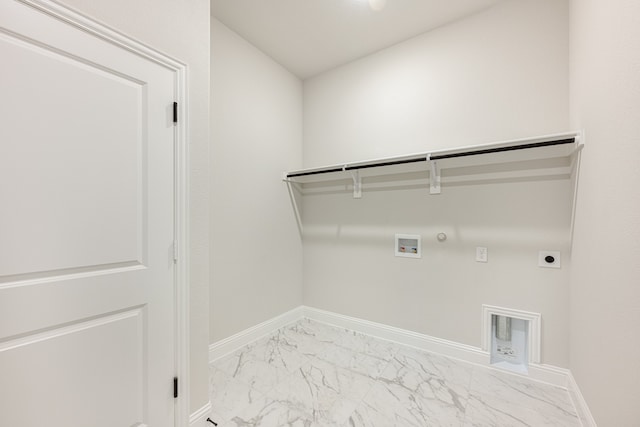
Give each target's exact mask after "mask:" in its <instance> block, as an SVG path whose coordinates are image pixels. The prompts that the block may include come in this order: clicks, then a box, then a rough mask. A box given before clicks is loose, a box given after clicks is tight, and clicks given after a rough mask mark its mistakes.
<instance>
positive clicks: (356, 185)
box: [351, 170, 362, 199]
mask: <svg viewBox="0 0 640 427" xmlns="http://www.w3.org/2000/svg"><path fill="white" fill-rule="evenodd" d="M351 178H352V179H353V198H354V199H362V177H361V176H360V171H357V170H356V171H355V172H351Z"/></svg>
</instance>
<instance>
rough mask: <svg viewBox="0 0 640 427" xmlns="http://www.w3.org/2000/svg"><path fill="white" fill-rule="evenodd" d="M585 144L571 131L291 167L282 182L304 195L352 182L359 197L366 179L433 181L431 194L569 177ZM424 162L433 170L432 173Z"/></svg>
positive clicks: (370, 183) (371, 183) (373, 184)
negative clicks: (457, 187) (471, 186)
mask: <svg viewBox="0 0 640 427" xmlns="http://www.w3.org/2000/svg"><path fill="white" fill-rule="evenodd" d="M581 145H582V142H581V140H580V133H579V132H567V133H562V134H555V135H546V136H540V137H534V138H525V139H518V140H512V141H504V142H498V143H492V144H482V145H474V146H466V147H459V148H453V149H444V150H435V151H431V152H429V153H423V154H413V155H407V156H399V157H387V158H382V159H376V160H367V161H361V162H354V163H348V164H344V163H343V164H340V165H333V166H326V167H319V168H310V169H302V170H296V171H289V172H286V173H285V174H284V176H283V180H284V181H286V182H289V183H295V184H298V185H299V189H300V191H301V193H302V194H307V193H309V192H314V191H318V190H319V188H320V187H323V188H324V189H325V190H322V191H326V188H333V189H334V191H342V192H343V191H345V184H346V185H347V186H348V184H349V183H350V181H351V182H353V197H354V198H355V199H359V198H362V192H363V189H364V186H363V182H362V181H363V179H364V180H366V181H367V188H371V189H373V188H375V189H387V188H392V187H393V186H394V185H399V186H402V185H414V186H416V188H417V187H419V186H426V185H428V186H429V193H430V194H441V192H442V186H445V187H446V186H447V185H460V184H461V183H465V182H474V181H478V180H480V181H482V182H485V183H487V182H505V180H507V181H508V180H510V179H518V180H522V179H539V178H541V177H553V178H555V179H566V178H569V177H571V176H572V174H573V171H574V170H575V167H574V165H575V159H576V157H577V156H576V153H577V152H578V151H579V149H580V148H581ZM424 163H426V164H427V167H428V168H429V175H427V176H425V173H424V172H425V165H424ZM347 180H348V181H347ZM427 180H428V183H427ZM345 181H346V182H345ZM409 182H412V184H408V183H409ZM423 188H424V187H423Z"/></svg>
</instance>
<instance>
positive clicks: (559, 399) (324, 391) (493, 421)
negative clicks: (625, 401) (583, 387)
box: [210, 319, 581, 427]
mask: <svg viewBox="0 0 640 427" xmlns="http://www.w3.org/2000/svg"><path fill="white" fill-rule="evenodd" d="M210 386H211V403H212V407H213V411H212V413H211V420H213V421H214V422H216V423H217V424H218V426H219V427H236V426H251V427H253V426H264V427H278V426H301V427H302V426H304V427H307V426H308V427H324V426H337V427H360V426H362V427H364V426H367V427H392V426H398V427H405V426H406V427H413V426H460V427H471V426H536V427H537V426H580V425H581V424H580V422H579V420H578V417H577V415H576V410H575V408H574V406H573V404H572V402H571V399H570V397H569V394H568V392H567V391H566V390H564V389H562V388H558V387H554V386H551V385H547V384H542V383H539V382H535V381H531V380H529V379H527V378H523V377H519V376H515V375H512V374H508V373H504V372H501V371H498V370H494V369H488V368H485V367H482V366H477V365H472V364H468V363H465V362H462V361H459V360H455V359H451V358H447V357H444V356H441V355H438V354H434V353H428V352H425V351H421V350H417V349H414V348H411V347H405V346H402V345H399V344H396V343H391V342H388V341H384V340H380V339H376V338H373V337H370V336H366V335H362V334H358V333H356V332H353V331H349V330H345V329H340V328H337V327H332V326H329V325H326V324H323V323H318V322H314V321H311V320H306V319H305V320H301V321H299V322H297V323H294V324H292V325H289V326H287V327H284V328H282V329H280V330H278V331H276V332H275V333H273V334H271V335H269V336H267V337H265V338H263V339H260V340H258V341H256V342H254V343H252V344H250V345H248V346H246V347H244V348H242V349H240V350H238V351H236V352H235V353H233V354H231V355H229V356H226V357H224V358H222V359H221V360H218V361H216V362H215V363H213V364H212V365H211V366H210ZM210 425H212V424H210Z"/></svg>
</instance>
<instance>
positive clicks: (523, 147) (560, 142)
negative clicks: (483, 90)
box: [287, 138, 576, 178]
mask: <svg viewBox="0 0 640 427" xmlns="http://www.w3.org/2000/svg"><path fill="white" fill-rule="evenodd" d="M575 140H576V139H575V138H566V139H556V140H552V141H544V142H531V143H528V144H521V145H512V146H508V147H495V148H485V149H479V150H471V151H461V152H457V153H448V154H447V153H443V154H431V155H421V156H419V157H412V158H409V159H401V160H389V161H383V162H375V163H363V164H360V165H351V166H349V165H345V166H343V167H331V168H328V169H320V170H314V171H306V172H292V173H288V174H287V178H296V177H299V176H309V175H319V174H324V173H332V172H344V171H352V170H358V169H368V168H377V167H382V166H394V165H404V164H407V163H418V162H427V161H429V160H442V159H452V158H455V157H466V156H475V155H479V154H491V153H501V152H505V151H516V150H526V149H529V148H540V147H550V146H553V145H563V144H573V143H574V142H575Z"/></svg>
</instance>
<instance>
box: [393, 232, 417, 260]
mask: <svg viewBox="0 0 640 427" xmlns="http://www.w3.org/2000/svg"><path fill="white" fill-rule="evenodd" d="M421 240H422V239H421V237H420V235H419V234H396V246H395V253H396V256H401V257H407V258H422V243H421Z"/></svg>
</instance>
